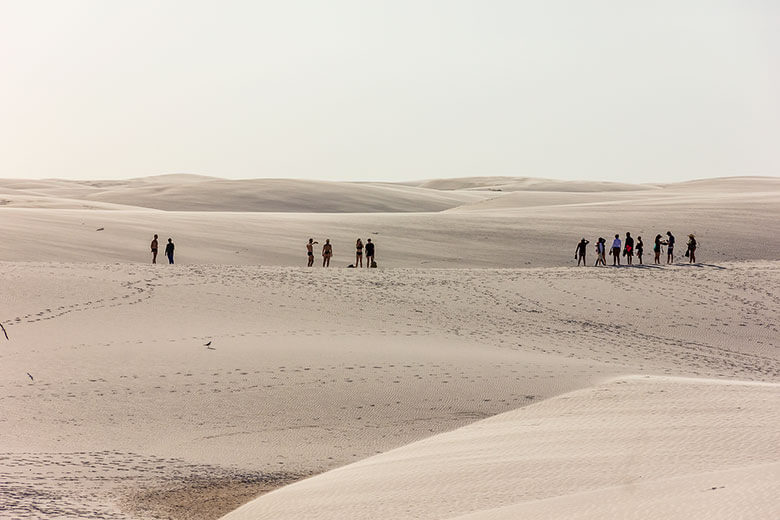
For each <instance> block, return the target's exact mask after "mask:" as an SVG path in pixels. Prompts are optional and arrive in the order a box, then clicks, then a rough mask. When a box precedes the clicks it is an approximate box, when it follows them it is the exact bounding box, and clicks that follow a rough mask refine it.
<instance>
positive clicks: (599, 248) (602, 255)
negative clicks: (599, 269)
mask: <svg viewBox="0 0 780 520" xmlns="http://www.w3.org/2000/svg"><path fill="white" fill-rule="evenodd" d="M605 242H606V240H605V239H604V238H603V237H599V239H598V241H597V242H596V263H595V264H593V267H596V266H597V265H599V264H601V265H607V259H606V249H607V246H606V244H605Z"/></svg>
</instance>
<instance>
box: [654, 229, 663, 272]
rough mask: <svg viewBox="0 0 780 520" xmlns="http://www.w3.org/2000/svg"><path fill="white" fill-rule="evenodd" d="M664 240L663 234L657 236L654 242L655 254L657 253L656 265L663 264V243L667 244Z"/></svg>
mask: <svg viewBox="0 0 780 520" xmlns="http://www.w3.org/2000/svg"><path fill="white" fill-rule="evenodd" d="M665 243H666V242H664V241H663V240H661V235H656V236H655V243H654V244H653V254H655V260H654V263H655V265H661V244H665Z"/></svg>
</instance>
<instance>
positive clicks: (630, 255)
mask: <svg viewBox="0 0 780 520" xmlns="http://www.w3.org/2000/svg"><path fill="white" fill-rule="evenodd" d="M623 256H625V257H626V263H627V264H628V265H631V264H633V263H634V237H632V236H631V233H629V232H628V231H626V243H625V247H624V249H623Z"/></svg>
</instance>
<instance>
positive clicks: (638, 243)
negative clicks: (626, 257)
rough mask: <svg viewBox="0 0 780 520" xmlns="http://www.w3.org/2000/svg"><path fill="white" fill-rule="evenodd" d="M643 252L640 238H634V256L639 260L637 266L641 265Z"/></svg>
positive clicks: (643, 245)
mask: <svg viewBox="0 0 780 520" xmlns="http://www.w3.org/2000/svg"><path fill="white" fill-rule="evenodd" d="M644 251H645V244H644V243H643V242H642V237H636V256H637V258H639V265H642V253H644Z"/></svg>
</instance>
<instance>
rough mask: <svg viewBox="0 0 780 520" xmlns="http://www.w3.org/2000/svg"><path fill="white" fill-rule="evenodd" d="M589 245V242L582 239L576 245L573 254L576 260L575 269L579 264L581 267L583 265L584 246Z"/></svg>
mask: <svg viewBox="0 0 780 520" xmlns="http://www.w3.org/2000/svg"><path fill="white" fill-rule="evenodd" d="M588 244H590V242H589V241H587V240H585V239H584V238H583V239H582V240H580V241H579V243H578V244H577V249H576V250H575V252H574V258H576V259H577V267H579V266H580V263H582V265H585V246H587V245H588Z"/></svg>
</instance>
